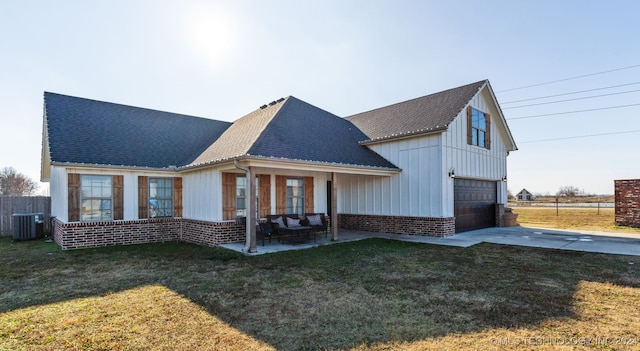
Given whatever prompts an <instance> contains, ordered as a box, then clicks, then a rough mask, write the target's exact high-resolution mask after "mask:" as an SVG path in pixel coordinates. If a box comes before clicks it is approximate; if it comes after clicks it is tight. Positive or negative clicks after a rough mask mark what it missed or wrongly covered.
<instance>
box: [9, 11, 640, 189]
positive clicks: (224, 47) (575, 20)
mask: <svg viewBox="0 0 640 351" xmlns="http://www.w3.org/2000/svg"><path fill="white" fill-rule="evenodd" d="M638 13H640V2H638V1H635V0H632V1H617V0H602V1H592V0H575V1H574V0H563V1H557V0H551V1H548V0H535V1H533V0H532V1H527V0H520V1H512V0H504V1H498V0H486V1H477V0H470V1H467V0H459V1H453V0H452V1H442V0H439V1H430V0H422V1H418V0H416V1H406V0H389V1H376V0H338V1H332V0H323V1H301V0H293V1H284V0H270V1H258V0H255V1H249V0H235V1H192V0H179V1H173V0H149V1H147V0H125V1H123V0H106V1H105V0H92V1H74V0H58V1H33V0H21V1H10V0H0V168H4V167H13V168H15V169H16V170H17V171H18V172H20V173H23V174H25V175H27V176H29V177H30V178H32V179H33V180H36V181H39V180H40V158H41V145H42V137H41V136H42V117H43V116H42V114H43V93H44V92H45V91H50V92H56V93H61V94H66V95H72V96H79V97H85V98H90V99H95V100H101V101H108V102H114V103H121V104H127V105H133V106H139V107H145V108H151V109H156V110H162V111H169V112H176V113H182V114H188V115H194V116H199V117H206V118H212V119H217V120H223V121H234V120H236V119H238V118H240V117H242V116H244V115H245V114H247V113H249V112H251V111H253V110H254V109H256V108H258V107H259V106H261V105H263V104H265V103H268V102H270V101H273V100H276V99H278V98H280V97H286V96H289V95H292V96H295V97H297V98H299V99H301V100H304V101H306V102H308V103H310V104H312V105H315V106H317V107H320V108H322V109H324V110H327V111H329V112H331V113H333V114H335V115H338V116H348V115H351V114H355V113H358V112H363V111H367V110H370V109H374V108H378V107H382V106H386V105H389V104H393V103H397V102H401V101H405V100H409V99H413V98H417V97H420V96H424V95H428V94H431V93H435V92H438V91H442V90H446V89H450V88H454V87H458V86H461V85H465V84H468V83H472V82H476V81H479V80H483V79H489V81H490V82H491V86H492V88H493V90H494V91H495V93H496V96H497V99H498V102H499V103H500V106H501V107H502V110H503V113H504V116H505V118H506V119H507V123H508V125H509V128H510V130H511V132H512V134H513V136H514V138H515V140H516V143H517V145H518V149H519V150H518V151H515V152H512V153H511V154H510V155H509V157H508V175H507V176H508V188H509V190H510V191H511V192H512V193H514V194H515V193H517V192H519V191H520V190H521V189H523V188H526V189H527V190H529V191H531V192H533V193H536V194H555V193H556V192H557V191H558V190H559V188H560V187H563V186H575V187H577V188H579V189H582V190H583V191H584V192H585V193H588V194H613V185H614V179H629V178H640V152H638V150H639V148H638V142H637V140H638V139H640V118H639V117H640V91H639V90H640V22H639V21H638V19H637V14H638ZM550 82H551V83H550ZM544 83H547V84H544ZM614 86H615V87H614ZM523 87H524V88H523ZM612 87H613V88H612ZM517 88H521V89H517ZM585 90H589V91H588V92H582V93H576V92H580V91H585ZM569 93H571V94H569ZM561 94H566V95H561ZM595 95H606V96H599V97H594V96H595ZM545 96H553V97H550V98H545V99H537V98H540V97H545ZM528 99H535V100H528ZM520 100H527V101H520ZM558 100H572V101H564V102H558ZM517 101H520V102H517ZM540 103H543V104H541V105H536V106H523V105H531V104H540ZM625 105H638V106H626V107H618V106H625ZM584 110H591V111H584ZM576 111H582V112H576ZM567 112H569V113H567ZM540 115H546V116H540ZM532 116H536V117H532ZM523 117H524V118H523ZM594 135H595V136H594ZM47 189H48V185H47V184H41V187H40V193H42V194H47V193H48V190H47Z"/></svg>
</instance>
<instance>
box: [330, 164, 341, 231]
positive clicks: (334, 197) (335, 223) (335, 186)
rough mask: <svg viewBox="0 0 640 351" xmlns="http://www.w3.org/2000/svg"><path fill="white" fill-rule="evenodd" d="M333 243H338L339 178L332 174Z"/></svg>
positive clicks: (334, 173)
mask: <svg viewBox="0 0 640 351" xmlns="http://www.w3.org/2000/svg"><path fill="white" fill-rule="evenodd" d="M330 215H331V241H338V228H339V227H340V225H339V223H338V176H337V174H336V172H331V213H330Z"/></svg>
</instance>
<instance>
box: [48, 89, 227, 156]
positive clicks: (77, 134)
mask: <svg viewBox="0 0 640 351" xmlns="http://www.w3.org/2000/svg"><path fill="white" fill-rule="evenodd" d="M44 107H45V112H44V113H45V118H46V123H47V128H48V129H47V132H48V141H49V152H50V156H51V161H52V162H62V163H77V164H96V165H116V166H132V167H151V168H166V167H169V166H177V167H180V166H184V165H187V164H189V163H191V162H192V161H193V160H194V159H195V158H196V157H197V156H198V155H199V154H201V153H202V152H203V151H204V150H205V149H206V148H207V147H208V146H209V145H211V143H213V142H214V141H215V140H216V139H218V137H220V135H222V133H223V132H224V131H225V130H226V129H227V128H229V126H230V125H231V123H229V122H221V121H216V120H211V119H205V118H200V117H193V116H187V115H181V114H175V113H169V112H162V111H156V110H150V109H145V108H139V107H133V106H126V105H120V104H113V103H108V102H102V101H96V100H89V99H83V98H78V97H72V96H66V95H61V94H55V93H49V92H45V94H44Z"/></svg>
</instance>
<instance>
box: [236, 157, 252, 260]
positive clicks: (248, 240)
mask: <svg viewBox="0 0 640 351" xmlns="http://www.w3.org/2000/svg"><path fill="white" fill-rule="evenodd" d="M233 164H234V165H235V166H236V168H238V169H241V170H243V171H244V172H245V176H246V177H247V179H248V180H249V184H247V189H246V192H245V198H249V202H247V203H245V206H246V209H247V217H246V218H245V243H244V251H245V252H256V251H258V249H257V247H256V214H255V211H254V209H253V208H254V207H255V206H256V194H255V191H256V178H255V177H254V176H253V170H252V167H250V166H249V167H245V166H241V165H240V163H239V162H238V160H233Z"/></svg>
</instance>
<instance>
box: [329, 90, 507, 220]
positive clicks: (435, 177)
mask: <svg viewBox="0 0 640 351" xmlns="http://www.w3.org/2000/svg"><path fill="white" fill-rule="evenodd" d="M469 104H470V105H471V106H472V107H474V108H476V109H478V110H480V111H483V112H486V113H489V114H490V115H491V119H492V123H491V124H490V128H491V130H490V133H491V149H489V150H487V149H485V148H481V147H477V146H472V145H467V116H466V108H465V109H463V110H462V111H461V112H460V113H459V115H458V116H457V117H456V118H455V119H454V120H453V122H452V123H451V125H449V128H448V129H447V130H446V131H445V132H443V133H439V134H431V135H422V136H416V137H413V138H407V139H399V140H392V141H388V142H383V143H376V144H372V145H369V147H370V148H371V149H372V150H373V151H375V152H377V153H378V154H380V155H381V156H382V157H384V158H386V159H387V160H389V161H391V162H392V163H394V164H395V165H396V166H398V167H399V168H401V169H402V172H401V173H400V174H398V175H394V176H391V177H375V176H359V175H340V178H339V182H338V184H339V192H338V193H339V196H340V197H339V199H338V211H339V212H340V213H349V214H374V215H393V216H420V217H453V215H454V204H453V201H454V196H453V185H454V181H453V178H450V177H449V171H450V170H451V169H454V171H455V174H456V176H457V177H460V178H472V179H482V180H488V181H496V182H497V183H498V194H497V195H498V202H501V203H505V204H506V201H507V198H506V194H507V189H506V183H504V182H502V181H501V180H502V178H503V177H505V176H506V175H507V162H506V155H507V151H506V146H505V141H504V139H505V137H506V131H505V130H504V127H503V126H502V123H500V122H498V120H497V119H498V118H499V117H498V111H497V109H496V107H495V105H494V104H493V100H492V98H491V95H490V93H489V92H488V89H487V88H486V87H485V88H484V89H483V90H482V91H481V92H480V93H478V94H476V96H475V97H474V98H473V99H472V100H471V101H470V102H469Z"/></svg>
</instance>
